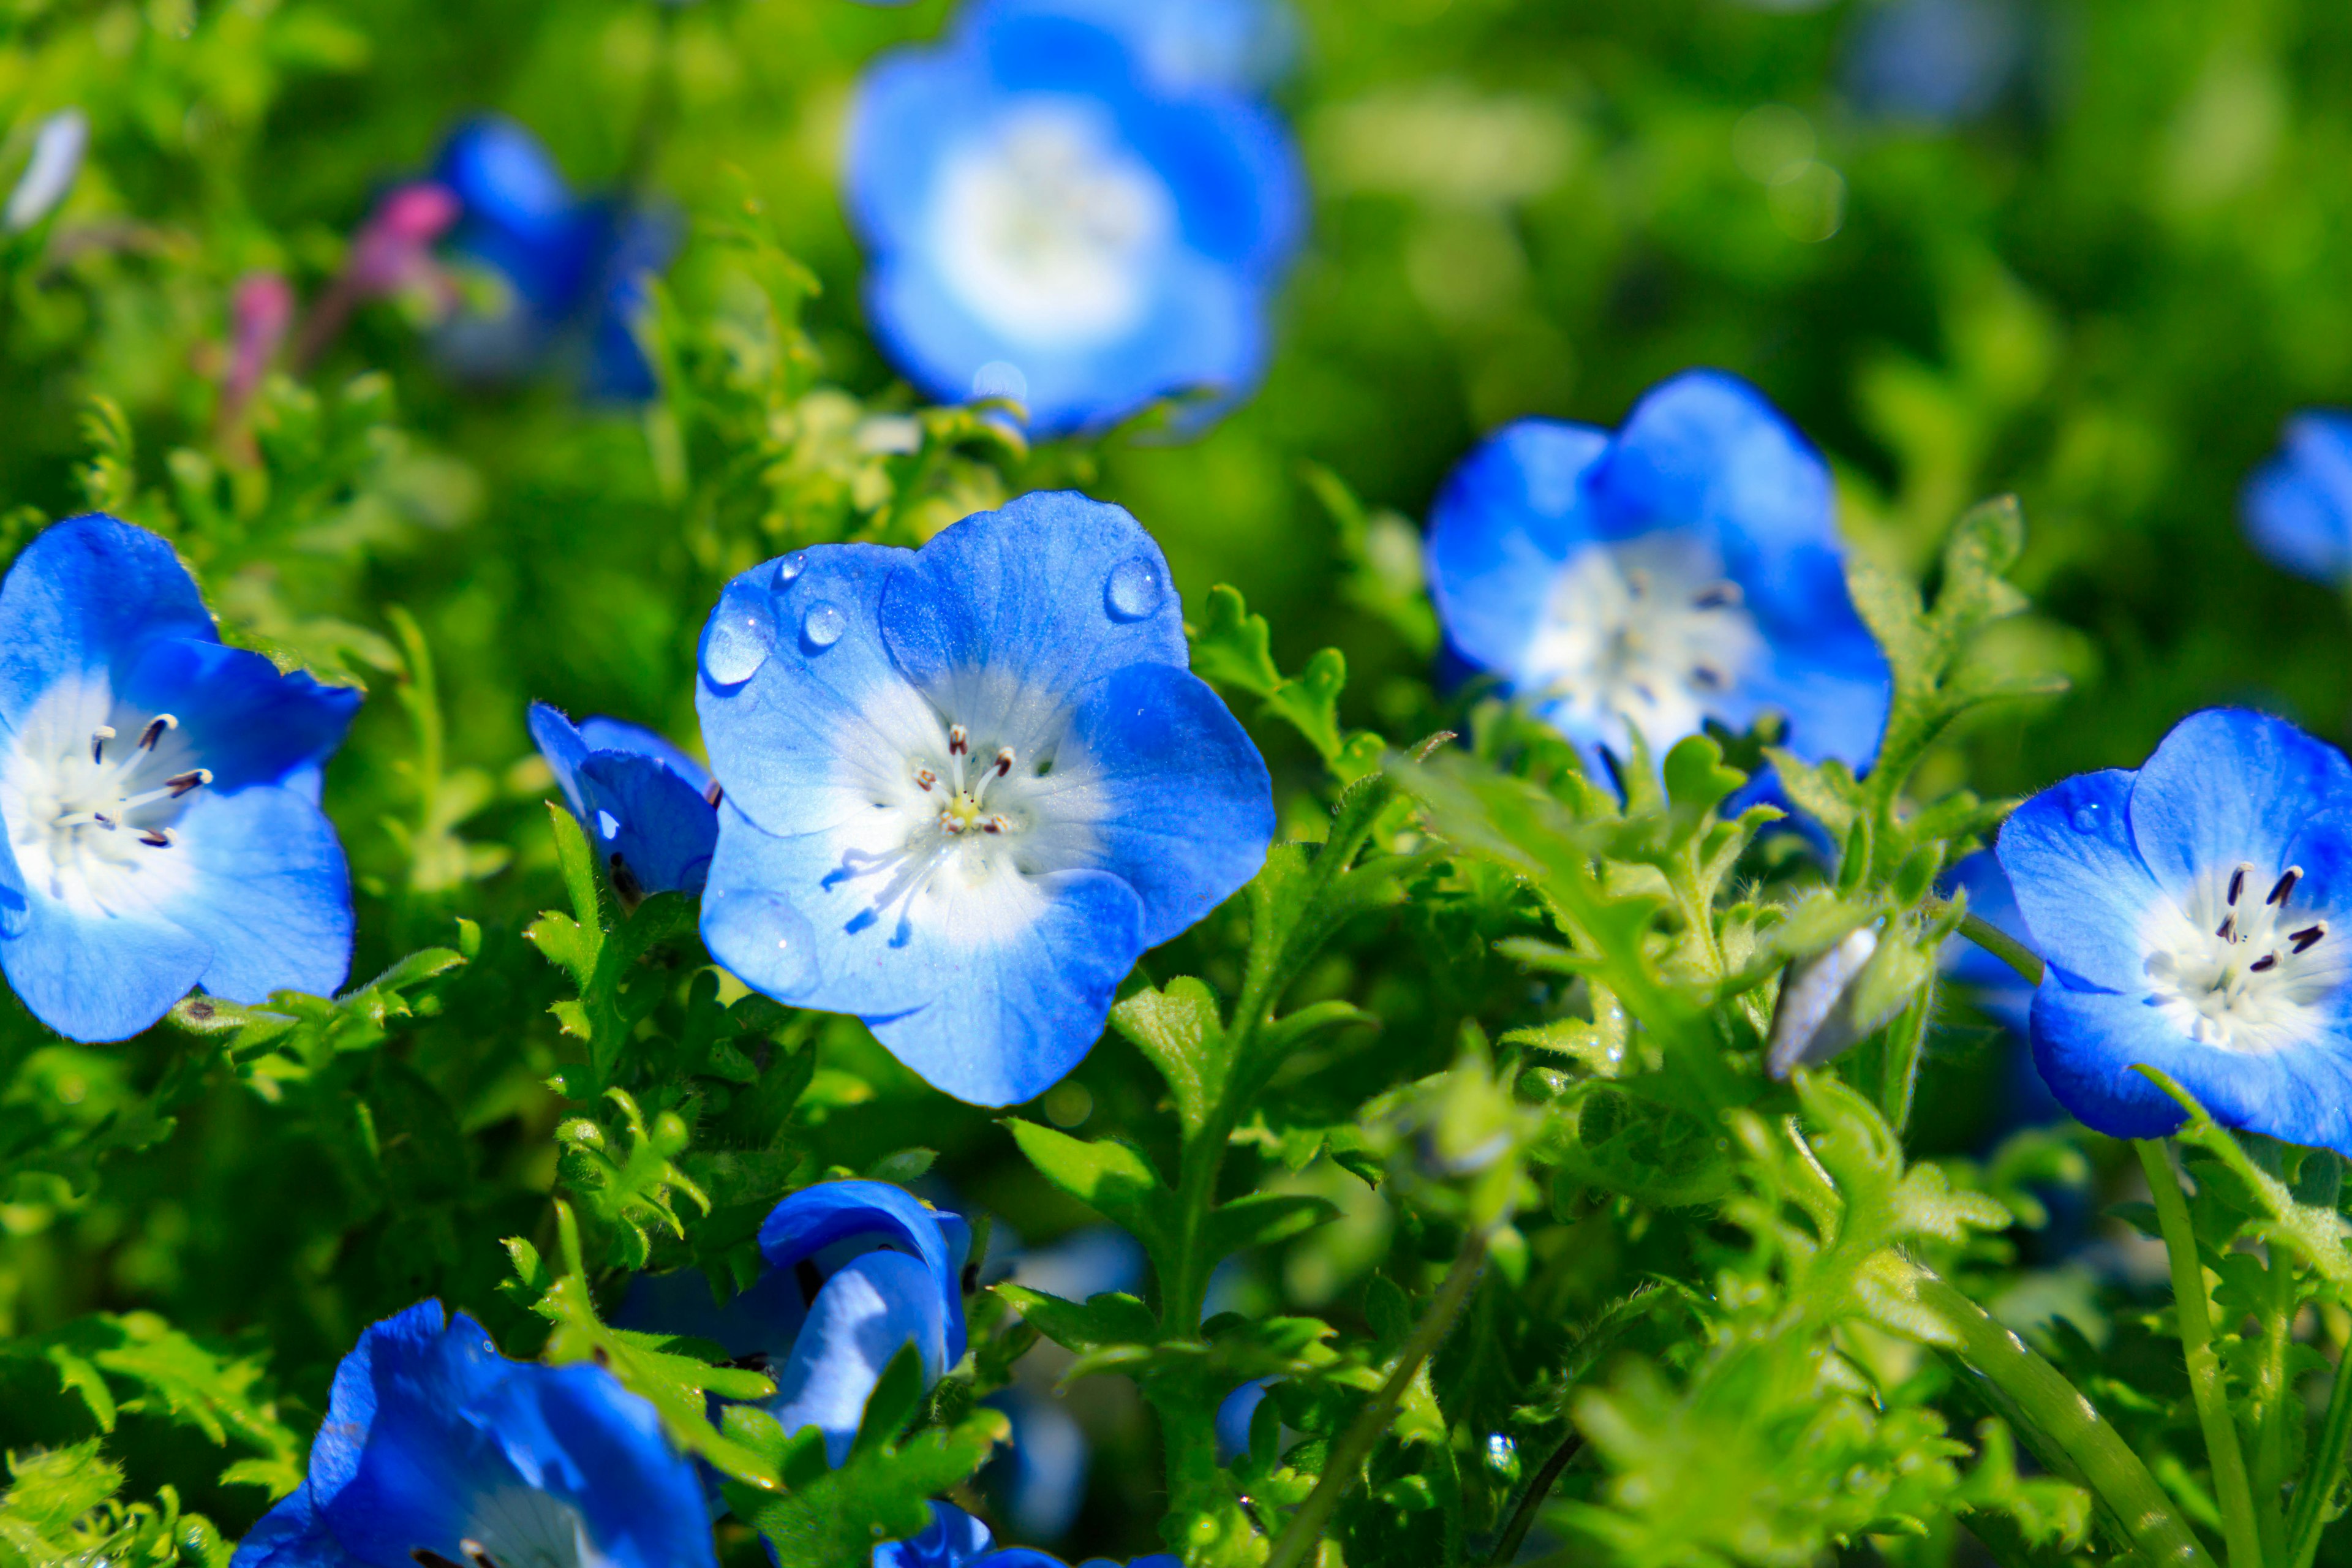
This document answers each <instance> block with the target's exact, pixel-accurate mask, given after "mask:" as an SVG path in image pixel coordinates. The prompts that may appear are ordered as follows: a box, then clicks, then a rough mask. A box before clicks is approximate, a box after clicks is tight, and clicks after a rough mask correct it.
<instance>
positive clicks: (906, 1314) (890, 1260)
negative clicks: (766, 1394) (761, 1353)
mask: <svg viewBox="0 0 2352 1568" xmlns="http://www.w3.org/2000/svg"><path fill="white" fill-rule="evenodd" d="M908 1344H912V1345H913V1346H914V1347H915V1349H916V1351H917V1353H919V1355H920V1356H921V1357H922V1359H923V1374H924V1381H925V1382H926V1383H927V1384H928V1383H929V1382H932V1381H935V1380H936V1379H937V1378H938V1377H939V1376H940V1373H942V1372H944V1371H946V1370H947V1367H948V1365H949V1364H950V1363H949V1361H948V1358H947V1323H946V1318H945V1314H944V1311H943V1310H942V1303H941V1302H940V1298H939V1293H938V1291H937V1290H936V1289H934V1288H933V1282H932V1280H931V1279H930V1276H929V1271H928V1270H927V1269H926V1268H924V1266H923V1262H922V1260H921V1259H919V1258H908V1257H907V1256H906V1255H905V1254H904V1253H898V1252H869V1253H867V1254H866V1255H865V1256H864V1257H862V1258H853V1259H851V1260H850V1261H849V1262H847V1263H845V1264H844V1265H842V1267H841V1268H840V1269H839V1270H837V1271H836V1272H835V1274H834V1276H833V1278H832V1279H828V1280H826V1281H825V1282H824V1289H820V1290H819V1291H818V1292H817V1293H816V1300H814V1301H813V1302H811V1303H810V1304H809V1315H808V1321H807V1322H806V1323H805V1324H804V1325H803V1327H802V1329H801V1332H800V1338H799V1340H798V1341H797V1342H794V1344H793V1353H792V1359H791V1360H790V1361H788V1362H787V1363H784V1365H783V1366H782V1368H780V1369H778V1370H777V1372H776V1373H775V1379H776V1393H775V1396H774V1397H773V1398H772V1399H770V1400H768V1401H767V1402H766V1409H767V1410H768V1412H769V1414H771V1415H774V1416H775V1417H776V1419H777V1421H778V1422H779V1423H781V1424H782V1426H783V1429H784V1430H785V1431H786V1432H798V1431H800V1430H801V1429H802V1428H803V1427H804V1426H815V1427H819V1428H821V1429H822V1430H823V1431H824V1449H825V1455H826V1457H827V1458H830V1459H831V1460H832V1461H833V1463H834V1464H835V1465H836V1466H838V1465H839V1464H841V1462H842V1461H843V1460H845V1459H846V1458H849V1445H850V1443H851V1442H852V1441H853V1440H854V1439H855V1438H856V1436H857V1424H858V1421H859V1419H860V1418H861V1417H862V1416H863V1415H865V1413H866V1398H867V1396H868V1395H870V1394H872V1393H873V1392H874V1385H875V1384H877V1383H878V1382H879V1381H881V1377H882V1369H883V1368H884V1367H886V1366H887V1365H888V1364H889V1363H890V1358H891V1357H892V1356H894V1355H896V1354H898V1352H899V1351H900V1350H902V1349H903V1348H905V1347H906V1346H907V1345H908Z"/></svg>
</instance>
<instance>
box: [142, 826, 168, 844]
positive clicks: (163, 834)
mask: <svg viewBox="0 0 2352 1568" xmlns="http://www.w3.org/2000/svg"><path fill="white" fill-rule="evenodd" d="M139 842H140V843H142V844H145V845H150V846H152V847H154V848H157V849H169V848H170V847H172V830H171V829H170V828H168V827H142V828H141V829H140V830H139Z"/></svg>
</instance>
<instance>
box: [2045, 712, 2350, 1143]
mask: <svg viewBox="0 0 2352 1568" xmlns="http://www.w3.org/2000/svg"><path fill="white" fill-rule="evenodd" d="M1999 852H2000V864H2001V868H2002V869H2003V870H2004V871H2006V872H2007V873H2008V874H2009V879H2010V883H2011V886H2012V887H2013V888H2014V889H2016V891H2017V904H2018V908H2019V910H2020V911H2021V913H2022V914H2023V916H2024V919H2025V921H2026V924H2027V926H2028V927H2029V929H2031V930H2032V932H2033V934H2034V936H2035V937H2036V938H2037V939H2038V942H2039V945H2040V947H2041V950H2042V959H2043V961H2044V963H2046V964H2047V966H2048V968H2047V972H2046V973H2045V975H2044V977H2043V979H2042V984H2041V987H2040V988H2039V989H2038V990H2037V991H2036V992H2035V993H2034V997H2033V1010H2032V1035H2033V1059H2034V1062H2035V1065H2036V1066H2038V1067H2039V1068H2041V1069H2042V1078H2043V1079H2045V1080H2047V1081H2048V1083H2049V1085H2050V1088H2051V1089H2052V1091H2053V1092H2054V1093H2055V1094H2056V1095H2057V1096H2058V1099H2059V1100H2060V1101H2061V1102H2063V1104H2064V1105H2065V1107H2066V1109H2067V1110H2071V1111H2073V1112H2074V1115H2075V1116H2076V1117H2078V1118H2080V1119H2081V1120H2082V1121H2084V1122H2085V1123H2087V1124H2088V1125H2089V1126H2091V1127H2093V1128H2095V1129H2096V1130H2098V1131H2102V1132H2106V1133H2110V1134H2112V1135H2114V1136H2116V1137H2118V1138H2152V1137H2157V1136H2159V1135H2161V1134H2163V1133H2166V1132H2168V1131H2171V1130H2172V1129H2174V1128H2175V1127H2177V1126H2179V1124H2180V1121H2181V1113H2180V1110H2179V1107H2178V1106H2176V1105H2175V1104H2174V1102H2173V1101H2172V1100H2171V1099H2170V1097H2168V1096H2167V1095H2166V1094H2165V1093H2164V1092H2163V1091H2162V1090H2160V1089H2158V1088H2157V1087H2156V1085H2154V1084H2152V1083H2150V1082H2148V1081H2147V1079H2145V1078H2144V1077H2142V1076H2141V1075H2140V1074H2138V1073H2137V1072H2134V1071H2133V1070H2132V1068H2134V1067H2135V1066H2136V1065H2139V1064H2146V1065H2148V1066H2152V1067H2155V1068H2160V1069H2162V1070H2163V1071H2164V1072H2165V1073H2167V1074H2168V1075H2169V1076H2170V1077H2171V1078H2172V1079H2173V1080H2174V1081H2176V1082H2178V1083H2179V1084H2180V1085H2181V1086H2182V1087H2183V1088H2185V1089H2189V1091H2190V1092H2191V1093H2193V1094H2194V1095H2196V1096H2197V1098H2198V1099H2199V1100H2200V1101H2201V1102H2202V1103H2203V1104H2204V1105H2205V1107H2206V1109H2207V1110H2210V1111H2211V1112H2212V1114H2213V1116H2214V1119H2215V1120H2216V1121H2221V1123H2223V1124H2224V1125H2226V1126H2231V1127H2238V1128H2243V1129H2245V1130H2247V1131H2254V1132H2263V1133H2267V1134H2269V1135H2270V1136H2272V1137H2274V1138H2281V1139H2284V1140H2286V1141H2287V1142H2294V1143H2305V1144H2312V1145H2315V1146H2319V1147H2323V1148H2329V1149H2334V1150H2336V1152H2339V1153H2352V1039H2347V1026H2352V984H2347V982H2352V943H2347V940H2346V936H2347V922H2352V763H2347V761H2346V760H2345V758H2344V755H2343V753H2341V752H2338V751H2336V749H2335V748H2334V747H2332V746H2329V745H2326V744H2324V743H2322V742H2318V741H2315V740H2314V739H2312V738H2311V737H2310V736H2309V735H2306V734H2305V733H2304V732H2303V731H2300V730H2298V729H2296V728H2295V727H2294V725H2292V724H2289V723H2287V722H2286V721H2284V720H2281V719H2273V718H2271V717H2269V716H2268V715H2265V714H2261V713H2253V712H2248V711H2246V710H2242V709H2230V708H2217V709H2210V710H2206V711H2205V712H2202V713H2197V714H2192V715H2191V716H2190V717H2189V718H2187V719H2184V720H2183V721H2181V722H2180V723H2179V725H2178V726H2176V727H2175V728H2174V730H2173V731H2172V732H2171V733H2170V734H2168V735H2167V736H2166V737H2165V738H2164V741H2163V743H2162V744H2160V745H2158V747H2157V749H2156V752H2155V754H2154V755H2152V756H2150V757H2149V758H2148V760H2147V763H2145V764H2144V765H2143V766H2141V767H2140V768H2139V769H2138V770H2137V772H2131V771H2127V770H2125V769H2120V768H2110V769H2107V770H2105V771H2104V772H2101V773H2083V774H2079V775H2077V776H2075V777H2074V778H2070V779H2067V780H2064V781H2063V782H2062V783H2060V784H2054V785H2053V786H2052V787H2051V788H2049V789H2047V790H2044V791H2043V792H2042V794H2040V795H2035V796H2034V797H2033V798H2032V800H2029V801H2027V802H2026V803H2025V804H2024V805H2021V806H2020V807H2018V809H2017V811H2016V813H2015V815H2013V816H2011V817H2010V819H2009V821H2008V823H2007V824H2006V825H2005V826H2003V827H2002V828H2001V832H2000V845H1999Z"/></svg>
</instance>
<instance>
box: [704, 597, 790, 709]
mask: <svg viewBox="0 0 2352 1568" xmlns="http://www.w3.org/2000/svg"><path fill="white" fill-rule="evenodd" d="M775 647H776V617H775V615H774V612H772V611H771V610H770V609H769V608H768V596H767V595H765V594H762V593H760V592H758V591H757V590H749V591H747V590H744V589H741V588H730V589H729V590H728V591H727V593H726V594H725V595H722V596H721V597H720V599H719V608H718V609H717V610H716V611H714V612H712V614H711V616H710V625H709V626H707V627H705V628H704V630H703V633H702V673H703V676H704V678H705V679H708V680H709V682H710V684H711V685H713V686H740V685H742V684H743V683H744V682H745V681H747V680H749V679H751V677H753V676H754V675H757V674H758V673H759V672H760V667H761V665H763V664H765V663H767V662H768V656H769V655H770V654H771V653H773V652H774V651H775Z"/></svg>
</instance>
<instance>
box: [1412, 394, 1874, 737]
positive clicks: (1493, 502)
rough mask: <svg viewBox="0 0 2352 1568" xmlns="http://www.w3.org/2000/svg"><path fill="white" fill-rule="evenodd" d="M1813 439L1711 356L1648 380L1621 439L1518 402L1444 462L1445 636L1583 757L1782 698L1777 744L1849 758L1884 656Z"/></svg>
mask: <svg viewBox="0 0 2352 1568" xmlns="http://www.w3.org/2000/svg"><path fill="white" fill-rule="evenodd" d="M1833 512H1834V505H1833V497H1832V490H1831V485H1830V473H1829V468H1828V466H1827V465H1826V464H1824V463H1823V462H1822V458H1821V456H1820V454H1818V453H1817V452H1815V451H1814V450H1813V448H1812V447H1811V446H1810V445H1808V444H1807V442H1806V441H1805V438H1804V437H1802V436H1801V435H1799V434H1798V433H1797V431H1796V430H1795V429H1794V428H1793V427H1792V426H1790V424H1789V422H1788V421H1787V420H1786V419H1784V418H1782V417H1781V416H1780V411H1779V410H1777V409H1775V408H1774V407H1773V406H1772V405H1770V404H1769V403H1768V402H1767V401H1765V399H1764V396H1763V395H1762V394H1761V393H1759V392H1758V391H1757V390H1756V389H1755V388H1754V387H1752V386H1750V385H1748V384H1747V383H1746V382H1744V381H1741V380H1740V379H1738V377H1737V376H1733V375H1728V374H1725V373H1723V372H1721V371H1691V372H1687V373H1685V374H1682V375H1678V376H1676V377H1675V378H1674V379H1673V380H1671V381H1668V382H1665V383H1664V384H1661V385H1659V386H1657V387H1655V388H1654V389H1652V390H1651V391H1650V392H1649V393H1648V394H1647V395H1644V396H1643V399H1642V401H1641V402H1640V403H1638V404H1636V405H1634V407H1633V413H1632V414H1631V415H1630V416H1627V418H1626V421H1625V425H1624V427H1623V428H1622V430H1619V431H1618V432H1617V433H1616V434H1614V435H1613V436H1612V435H1611V434H1610V433H1609V432H1607V431H1605V430H1597V429H1594V428H1592V427H1591V426H1585V425H1568V424H1562V423H1560V422H1559V421H1557V420H1550V419H1524V420H1521V421H1519V422H1518V423H1517V424H1515V425H1510V426H1505V427H1504V428H1503V429H1502V430H1500V431H1497V432H1496V434H1495V435H1494V436H1492V437H1488V439H1487V440H1486V442H1485V443H1484V444H1483V445H1481V446H1480V447H1478V448H1477V449H1476V450H1475V451H1474V452H1472V453H1471V454H1470V455H1469V456H1468V457H1467V458H1464V459H1463V460H1462V462H1461V463H1460V464H1459V465H1458V466H1457V467H1456V468H1454V472H1453V473H1452V474H1451V475H1450V476H1448V478H1447V479H1446V481H1445V485H1444V489H1442V490H1441V491H1440V492H1439V494H1438V498H1437V503H1436V506H1435V508H1434V509H1433V512H1432V514H1431V518H1430V531H1429V542H1428V547H1427V554H1428V565H1429V580H1430V589H1431V593H1432V595H1433V596H1434V598H1435V599H1436V602H1437V610H1438V615H1439V616H1440V618H1441V619H1442V620H1443V621H1444V626H1445V633H1446V637H1448V639H1449V640H1450V641H1451V643H1452V645H1453V647H1454V649H1455V650H1456V651H1457V652H1458V653H1459V654H1460V655H1461V656H1462V657H1463V658H1465V659H1466V660H1468V661H1469V662H1470V663H1471V664H1473V665H1475V666H1477V667H1478V668H1482V669H1486V670H1490V671H1492V672H1494V673H1495V674H1496V675H1499V676H1501V677H1502V678H1503V679H1504V680H1505V682H1506V683H1507V685H1508V686H1509V688H1510V689H1512V690H1513V691H1515V692H1517V694H1519V695H1520V696H1521V697H1522V698H1524V699H1525V700H1527V701H1528V703H1529V704H1530V705H1532V706H1533V708H1534V709H1535V710H1536V711H1537V712H1538V713H1540V714H1541V715H1543V717H1544V718H1545V719H1547V720H1548V721H1550V722H1551V723H1552V724H1553V725H1554V726H1555V727H1556V728H1558V729H1559V731H1560V732H1561V733H1562V734H1564V735H1566V736H1567V737H1568V738H1569V739H1570V741H1572V742H1575V743H1576V744H1577V746H1578V747H1579V749H1580V750H1581V751H1583V752H1586V753H1587V755H1588V757H1589V758H1592V760H1594V761H1596V762H1597V761H1598V758H1597V757H1595V756H1594V753H1596V752H1601V751H1606V752H1611V753H1613V754H1614V755H1616V756H1618V757H1620V758H1622V757H1624V756H1626V755H1627V754H1628V751H1629V742H1630V736H1631V731H1634V730H1638V731H1640V732H1641V734H1642V735H1643V738H1644V739H1645V740H1646V741H1647V742H1649V744H1650V746H1651V747H1652V749H1653V750H1654V751H1659V752H1663V751H1664V748H1666V747H1667V746H1670V745H1672V744H1673V743H1674V742H1676V741H1678V740H1680V739H1682V738H1683V737H1684V736H1685V735H1689V734H1694V733H1696V732H1697V731H1698V730H1699V729H1700V728H1701V726H1702V724H1703V723H1704V722H1705V721H1706V720H1709V719H1712V720H1716V721H1718V722H1721V723H1723V724H1725V725H1727V726H1728V727H1729V728H1731V729H1733V730H1736V731H1738V730H1746V729H1747V728H1748V727H1749V726H1750V725H1751V724H1752V723H1754V721H1756V720H1757V719H1758V718H1759V716H1761V715H1762V714H1763V713H1764V712H1766V711H1767V710H1778V711H1780V712H1781V713H1783V714H1785V715H1786V717H1787V718H1788V721H1789V736H1788V745H1789V748H1790V750H1791V751H1793V752H1796V753H1797V754H1798V755H1800V756H1802V757H1806V758H1808V759H1812V760H1819V759H1822V758H1825V757H1839V758H1843V759H1844V760H1845V761H1846V762H1848V763H1853V764H1854V765H1856V766H1860V765H1862V764H1864V763H1867V762H1868V761H1869V759H1870V758H1871V756H1872V755H1873V754H1874V752H1876V751H1877V749H1878V736H1879V731H1880V730H1881V729H1882V728H1883V727H1884V725H1885V721H1886V706H1887V700H1888V697H1889V694H1890V691H1891V686H1890V679H1889V676H1888V673H1887V668H1886V660H1885V656H1883V655H1882V654H1881V653H1880V652H1879V650H1878V647H1877V645H1876V644H1875V643H1874V642H1873V641H1872V640H1871V637H1870V632H1869V630H1868V628H1866V627H1865V626H1864V625H1863V623H1862V618H1861V616H1858V615H1857V614H1856V613H1855V612H1854V608H1853V600H1852V599H1851V598H1850V597H1848V595H1847V593H1846V586H1845V571H1844V561H1843V551H1842V549H1841V546H1840V544H1839V541H1838V536H1837V528H1836V523H1835V519H1834V516H1833Z"/></svg>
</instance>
